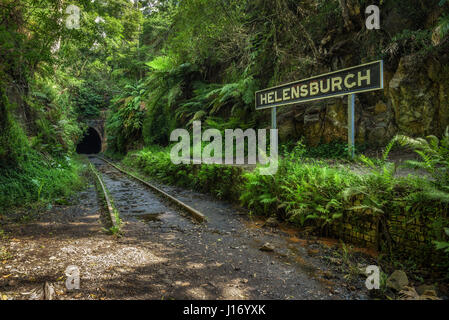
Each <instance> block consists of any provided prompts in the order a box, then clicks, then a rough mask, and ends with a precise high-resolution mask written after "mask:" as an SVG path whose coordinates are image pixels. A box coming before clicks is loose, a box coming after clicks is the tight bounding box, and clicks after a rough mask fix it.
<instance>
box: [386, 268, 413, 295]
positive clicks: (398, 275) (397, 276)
mask: <svg viewBox="0 0 449 320" xmlns="http://www.w3.org/2000/svg"><path fill="white" fill-rule="evenodd" d="M406 286H408V278H407V275H406V274H405V272H404V271H402V270H396V271H394V272H393V273H392V274H391V275H390V276H389V277H388V279H387V287H388V288H391V289H394V290H396V291H401V290H402V289H403V288H404V287H406Z"/></svg>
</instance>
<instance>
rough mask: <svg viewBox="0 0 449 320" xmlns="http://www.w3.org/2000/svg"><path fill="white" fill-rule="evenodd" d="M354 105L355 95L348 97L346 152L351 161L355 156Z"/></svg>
mask: <svg viewBox="0 0 449 320" xmlns="http://www.w3.org/2000/svg"><path fill="white" fill-rule="evenodd" d="M354 105H355V94H350V95H349V96H348V152H349V155H350V156H351V159H354V155H355V143H354V127H355V126H354Z"/></svg>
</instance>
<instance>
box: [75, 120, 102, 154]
mask: <svg viewBox="0 0 449 320" xmlns="http://www.w3.org/2000/svg"><path fill="white" fill-rule="evenodd" d="M100 151H101V138H100V135H99V134H98V132H97V131H96V130H95V129H94V128H92V127H89V129H87V132H86V133H85V134H84V137H83V139H82V140H81V141H80V142H79V143H78V145H77V146H76V152H77V153H82V154H94V153H100Z"/></svg>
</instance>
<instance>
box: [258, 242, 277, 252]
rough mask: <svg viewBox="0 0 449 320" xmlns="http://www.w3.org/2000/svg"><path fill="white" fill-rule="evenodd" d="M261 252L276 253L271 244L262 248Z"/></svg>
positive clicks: (266, 244)
mask: <svg viewBox="0 0 449 320" xmlns="http://www.w3.org/2000/svg"><path fill="white" fill-rule="evenodd" d="M259 250H260V251H266V252H271V251H274V246H273V245H272V244H271V243H269V242H267V243H265V244H264V245H263V246H262V247H260V249H259Z"/></svg>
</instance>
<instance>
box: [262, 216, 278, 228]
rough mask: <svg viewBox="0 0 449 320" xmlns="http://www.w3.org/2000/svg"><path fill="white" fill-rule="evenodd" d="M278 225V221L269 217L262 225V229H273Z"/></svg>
mask: <svg viewBox="0 0 449 320" xmlns="http://www.w3.org/2000/svg"><path fill="white" fill-rule="evenodd" d="M278 225H279V221H278V220H277V219H276V217H270V218H268V220H267V221H265V223H264V227H272V228H275V227H277V226H278Z"/></svg>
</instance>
